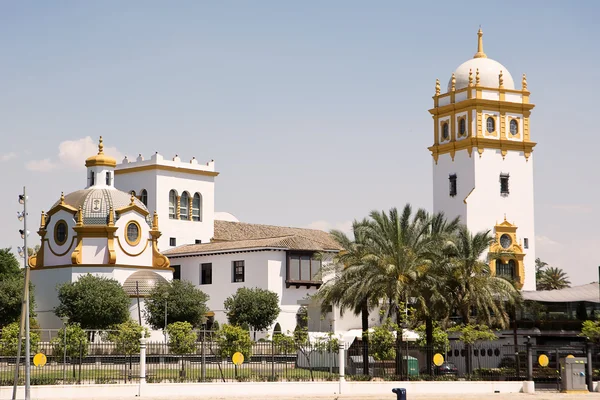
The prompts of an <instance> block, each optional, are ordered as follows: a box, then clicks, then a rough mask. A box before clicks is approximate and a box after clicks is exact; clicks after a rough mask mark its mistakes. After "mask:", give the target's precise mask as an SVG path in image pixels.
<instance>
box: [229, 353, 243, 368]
mask: <svg viewBox="0 0 600 400" xmlns="http://www.w3.org/2000/svg"><path fill="white" fill-rule="evenodd" d="M231 361H233V363H234V364H235V365H242V363H243V362H244V355H243V354H242V353H240V352H239V351H238V352H236V353H235V354H234V355H233V356H232V357H231Z"/></svg>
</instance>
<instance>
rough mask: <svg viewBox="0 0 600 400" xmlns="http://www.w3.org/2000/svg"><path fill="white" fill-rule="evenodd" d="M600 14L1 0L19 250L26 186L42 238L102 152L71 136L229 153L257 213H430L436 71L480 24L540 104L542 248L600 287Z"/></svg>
mask: <svg viewBox="0 0 600 400" xmlns="http://www.w3.org/2000/svg"><path fill="white" fill-rule="evenodd" d="M598 15H600V3H597V2H593V1H579V2H564V1H527V2H522V1H503V2H473V1H465V2H460V1H454V2H399V1H377V2H365V1H363V2H357V1H328V2H316V1H305V2H282V1H254V2H249V1H236V2H233V1H218V2H207V1H178V2H166V1H162V2H154V1H143V2H142V1H128V2H122V1H101V2H78V1H54V2H10V3H9V2H2V3H1V4H0V49H2V57H1V59H2V62H1V64H2V67H1V68H0V71H2V75H3V79H2V80H1V84H0V140H1V147H0V168H1V170H2V177H3V179H2V181H3V191H2V196H0V222H1V223H2V229H1V230H0V246H3V247H4V246H13V248H14V247H16V246H17V245H19V237H18V233H17V232H16V231H17V230H18V229H19V223H18V222H17V220H16V218H15V213H16V211H17V210H18V208H19V206H18V204H17V202H16V201H15V198H16V195H17V193H19V192H20V190H21V188H22V186H23V185H24V184H25V185H27V186H28V188H29V191H30V199H31V201H30V215H31V216H32V217H33V218H31V219H30V220H31V221H32V225H33V226H32V227H31V231H32V232H35V231H36V230H37V227H38V226H39V219H38V216H39V213H40V211H41V210H47V209H48V207H49V206H50V205H51V204H52V203H53V202H54V201H55V200H57V199H58V198H59V196H60V192H61V191H65V192H69V191H73V190H77V189H79V188H81V187H83V186H84V184H85V175H84V169H83V167H82V165H81V162H82V160H83V159H84V158H85V157H86V156H88V155H90V154H77V153H81V152H82V151H81V149H80V147H77V145H75V146H70V147H68V146H67V147H65V144H64V143H63V142H65V141H79V142H76V144H77V143H79V145H81V143H83V142H82V141H81V139H84V138H86V137H88V136H90V137H92V138H93V140H94V141H96V140H97V137H98V136H99V135H103V136H104V138H105V144H106V146H108V147H115V148H116V149H117V150H116V151H118V152H119V153H120V154H126V155H129V156H130V157H134V156H136V155H137V154H138V153H142V154H144V155H145V156H146V157H148V156H150V155H151V154H152V153H154V152H155V151H159V152H160V153H162V154H163V155H165V156H166V157H172V156H174V155H175V154H179V156H180V157H181V158H182V159H186V160H187V159H189V158H191V157H192V156H195V157H196V158H198V159H199V160H200V161H201V162H204V161H208V160H210V159H215V161H216V165H217V169H218V170H219V171H220V172H221V175H220V176H219V177H218V179H217V194H216V201H217V209H218V210H219V211H229V212H232V213H233V214H234V215H236V216H237V217H238V218H239V219H240V220H242V221H247V222H260V223H271V224H279V225H290V226H313V227H319V228H324V229H328V228H331V227H342V228H343V227H347V226H348V223H349V221H351V220H352V219H354V218H362V217H364V216H366V215H367V214H368V212H369V211H370V210H372V209H388V208H390V207H392V206H398V207H402V206H403V205H404V204H405V203H406V202H410V203H412V204H414V205H415V207H419V206H420V207H425V208H428V209H430V208H431V204H432V199H431V197H432V189H431V174H432V167H431V164H432V160H431V156H430V155H429V152H428V151H427V149H426V147H427V146H428V145H430V144H431V142H432V136H433V134H432V121H431V117H430V115H429V113H428V112H427V109H428V108H430V107H431V106H432V100H431V96H432V95H433V93H434V84H435V79H436V78H439V79H440V80H441V81H442V85H443V86H444V85H445V84H446V82H447V81H448V79H449V77H450V74H451V73H452V71H453V70H454V69H455V68H456V67H457V66H458V65H459V64H461V63H462V62H463V61H465V60H467V59H469V58H471V57H472V55H473V54H474V53H475V51H476V39H477V36H476V32H477V29H478V27H479V25H480V24H481V25H482V27H483V30H484V34H485V36H484V41H485V42H484V43H485V51H486V53H487V54H488V56H489V57H490V58H493V59H496V60H498V61H500V62H501V63H502V64H504V65H505V66H506V67H507V68H508V69H509V70H510V71H511V73H512V75H513V77H514V78H515V81H519V77H520V75H521V74H522V73H523V72H525V73H527V76H528V83H529V89H530V90H531V92H532V95H531V101H532V102H533V103H535V104H536V106H537V107H536V108H535V109H534V111H533V114H532V122H531V129H532V139H533V140H535V141H537V142H538V146H537V147H536V149H535V152H534V157H535V177H536V182H535V201H536V215H535V217H536V230H537V232H536V234H537V244H538V255H539V256H540V257H542V258H543V259H544V260H545V261H547V262H549V263H550V264H552V265H555V266H558V267H561V268H564V269H565V270H566V271H567V272H568V273H569V275H570V276H571V277H572V281H573V283H575V284H580V283H587V282H590V281H592V280H597V269H596V266H597V265H598V264H600V257H599V256H598V255H597V247H598V243H600V233H599V232H598V226H599V225H600V216H599V215H600V213H599V211H600V206H599V205H598V200H597V199H598V197H599V196H600V189H599V188H598V186H599V185H598V172H597V171H598V167H597V159H598V151H597V149H598V148H599V146H600V138H599V135H598V132H597V130H598V129H597V123H594V122H595V119H596V118H597V117H596V116H595V115H596V113H597V100H596V98H597V96H598V93H599V92H600V91H599V88H600V87H599V86H600V85H599V83H598V78H597V70H598V64H599V61H600V56H599V55H598V42H599V39H600V32H599V29H600V28H599V25H598V24H597V17H598ZM61 143H63V147H62V153H61V151H60V150H59V146H60V145H61ZM78 149H79V150H78ZM92 151H93V150H92ZM74 152H75V154H74ZM59 153H60V154H59ZM74 165H78V166H77V167H76V166H74ZM40 168H41V169H46V170H47V171H46V172H40V171H39V169H40ZM32 238H33V239H34V241H37V240H38V239H37V235H36V234H32Z"/></svg>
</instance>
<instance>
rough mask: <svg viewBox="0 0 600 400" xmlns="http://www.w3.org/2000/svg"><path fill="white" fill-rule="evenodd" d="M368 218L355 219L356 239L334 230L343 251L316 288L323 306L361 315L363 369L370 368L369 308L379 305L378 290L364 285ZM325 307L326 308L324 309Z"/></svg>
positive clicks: (334, 235)
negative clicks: (325, 279)
mask: <svg viewBox="0 0 600 400" xmlns="http://www.w3.org/2000/svg"><path fill="white" fill-rule="evenodd" d="M366 224H367V221H366V220H363V221H356V220H355V221H354V222H353V224H352V233H353V235H354V240H352V239H350V238H349V237H348V236H347V235H346V234H345V233H344V232H341V231H338V230H332V231H331V232H330V234H331V235H332V236H333V237H334V238H335V239H336V240H337V241H338V242H339V243H340V245H341V246H342V248H343V249H344V250H343V251H341V252H340V253H339V254H338V255H337V256H336V257H335V258H334V262H333V264H332V265H331V267H329V268H327V269H326V270H325V271H324V275H328V274H332V275H333V276H332V277H331V278H330V279H328V280H327V281H326V282H325V283H324V284H323V286H321V288H320V289H319V291H318V292H317V297H318V298H319V299H320V300H321V305H322V307H323V308H325V307H327V306H328V305H329V304H331V305H335V306H338V307H339V308H340V315H341V316H343V315H344V312H345V311H346V310H350V311H351V312H352V313H353V314H354V315H359V314H360V315H361V328H362V340H363V371H364V373H365V374H368V371H369V311H371V310H372V309H373V308H374V307H375V306H376V305H378V300H379V299H378V298H377V296H376V294H375V293H374V292H372V291H370V290H368V289H369V288H368V287H366V286H364V285H363V282H362V278H363V277H362V274H363V272H362V270H361V268H360V267H362V266H363V265H364V264H365V259H366V257H367V256H368V254H369V253H368V252H367V251H366V246H365V240H366V239H365V235H364V229H363V228H364V226H366ZM323 311H324V310H323Z"/></svg>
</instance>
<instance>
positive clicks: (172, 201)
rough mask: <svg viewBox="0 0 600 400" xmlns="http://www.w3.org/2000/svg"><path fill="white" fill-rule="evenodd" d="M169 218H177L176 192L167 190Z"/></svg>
mask: <svg viewBox="0 0 600 400" xmlns="http://www.w3.org/2000/svg"><path fill="white" fill-rule="evenodd" d="M169 219H177V192H176V191H174V190H171V191H170V192H169Z"/></svg>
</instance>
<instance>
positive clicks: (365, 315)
mask: <svg viewBox="0 0 600 400" xmlns="http://www.w3.org/2000/svg"><path fill="white" fill-rule="evenodd" d="M361 322H362V345H363V354H362V356H363V375H370V373H369V372H370V371H369V308H368V305H367V302H365V303H364V304H363V306H362V310H361ZM340 373H341V371H340Z"/></svg>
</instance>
